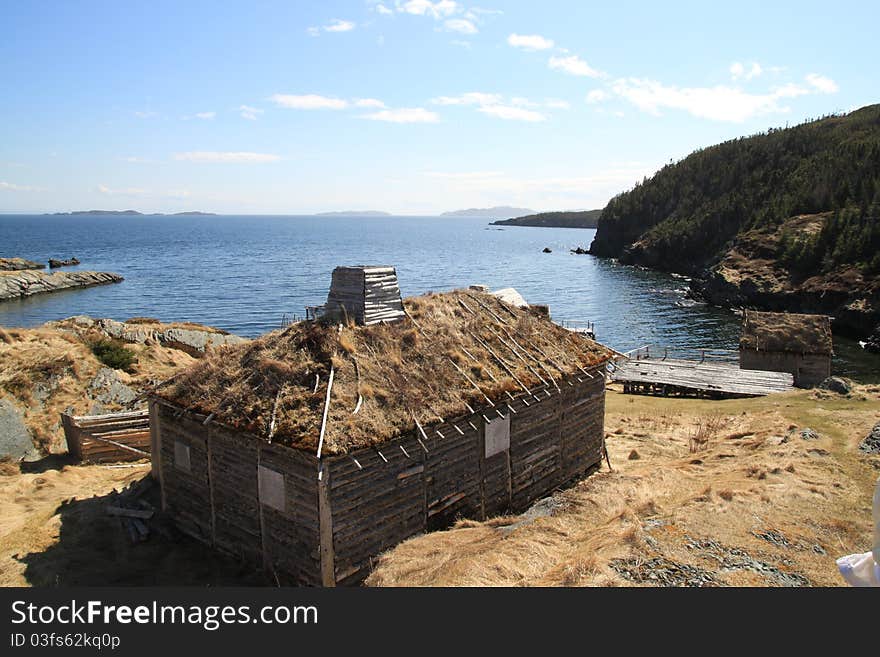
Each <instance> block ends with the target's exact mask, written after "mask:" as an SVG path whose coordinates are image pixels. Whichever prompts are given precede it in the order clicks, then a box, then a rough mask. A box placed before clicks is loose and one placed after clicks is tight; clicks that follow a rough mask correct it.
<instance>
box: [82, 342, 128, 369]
mask: <svg viewBox="0 0 880 657" xmlns="http://www.w3.org/2000/svg"><path fill="white" fill-rule="evenodd" d="M92 353H93V354H95V357H96V358H97V359H98V360H99V361H101V362H102V363H104V365H106V366H107V367H112V368H113V369H114V370H123V371H125V372H131V371H132V370H133V369H134V367H133V366H134V364H135V363H137V356H136V355H135V353H134V352H133V351H132V350H131V349H128V348H127V347H125V346H124V345H123V344H122V343H120V342H118V341H116V340H98V341H97V342H93V343H92Z"/></svg>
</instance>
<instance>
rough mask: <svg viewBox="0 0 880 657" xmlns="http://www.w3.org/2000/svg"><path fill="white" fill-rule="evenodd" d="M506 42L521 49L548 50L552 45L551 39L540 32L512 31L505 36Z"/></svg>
mask: <svg viewBox="0 0 880 657" xmlns="http://www.w3.org/2000/svg"><path fill="white" fill-rule="evenodd" d="M507 43H508V44H509V45H511V46H513V47H514V48H522V49H523V50H549V49H550V48H552V47H553V45H554V43H553V41H552V39H546V38H544V37H542V36H541V35H540V34H516V33H514V34H511V35H510V36H509V37H507Z"/></svg>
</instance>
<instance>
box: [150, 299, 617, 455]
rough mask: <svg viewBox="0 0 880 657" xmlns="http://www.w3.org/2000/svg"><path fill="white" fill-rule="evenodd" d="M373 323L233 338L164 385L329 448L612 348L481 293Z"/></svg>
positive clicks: (305, 443)
mask: <svg viewBox="0 0 880 657" xmlns="http://www.w3.org/2000/svg"><path fill="white" fill-rule="evenodd" d="M404 307H405V309H406V311H407V315H408V316H407V317H406V319H404V320H401V321H399V322H395V323H392V324H377V325H373V326H360V325H351V324H349V325H345V326H341V325H332V324H324V323H321V322H300V323H296V324H293V325H291V326H289V327H287V328H285V329H281V330H278V331H273V332H272V333H269V334H267V335H265V336H263V337H261V338H258V339H256V340H253V341H251V342H248V343H246V344H241V345H234V346H228V347H222V348H220V349H217V350H215V351H213V352H212V353H210V354H209V355H208V356H206V357H205V358H204V359H202V360H201V361H199V363H197V364H196V365H194V366H193V367H192V368H190V369H189V370H187V371H186V372H184V373H183V374H182V375H180V376H178V377H177V378H175V379H174V380H173V381H172V382H170V383H169V384H167V385H166V386H164V387H163V388H160V389H159V390H157V391H156V392H155V393H154V394H155V395H156V396H157V397H159V398H162V399H165V400H166V401H168V402H171V403H173V404H174V405H176V406H178V407H180V408H184V409H188V410H190V411H193V412H196V413H200V414H205V415H213V418H214V419H215V420H217V421H219V422H222V423H224V424H226V425H229V426H231V427H234V428H237V429H239V430H241V431H242V432H246V433H248V434H251V435H255V436H259V437H262V438H264V439H266V440H269V439H271V440H272V441H273V442H278V443H283V444H285V445H288V446H291V447H295V448H300V449H306V450H315V449H316V448H317V445H318V438H319V434H320V428H321V420H322V416H323V410H324V403H325V399H326V395H327V385H328V381H329V378H330V371H331V367H332V369H333V375H334V378H333V385H332V388H331V395H330V406H329V412H328V418H327V425H326V429H325V436H324V443H323V446H322V454H325V455H326V454H343V453H347V452H349V451H351V450H354V449H358V448H360V447H366V446H369V445H376V444H379V443H381V442H384V441H386V440H388V439H390V438H393V437H395V436H397V435H400V434H402V433H406V432H409V431H412V430H414V429H415V428H416V424H415V419H414V418H418V420H419V422H420V423H421V424H422V425H423V426H425V427H426V428H427V426H429V425H432V424H439V423H440V422H442V421H443V419H453V418H455V417H460V416H463V415H466V414H468V412H469V410H468V405H471V406H472V407H474V408H476V407H479V406H485V405H486V404H487V403H488V401H487V399H488V400H491V401H492V402H499V401H501V400H503V399H508V398H509V395H513V396H518V395H519V394H524V392H525V389H526V388H533V387H536V386H539V385H542V384H543V383H548V384H551V385H552V383H551V380H552V381H556V382H558V381H559V380H560V379H561V378H562V377H564V376H565V377H567V376H571V375H577V374H579V373H580V372H581V369H580V368H584V369H587V368H592V367H595V366H596V365H598V364H600V363H602V362H604V361H605V360H607V359H608V358H609V356H610V355H611V352H610V351H609V350H608V349H607V348H605V347H603V346H602V345H600V344H598V343H596V342H594V341H592V340H589V339H587V338H585V337H584V336H583V335H579V334H576V333H573V332H571V331H568V330H566V329H564V328H562V327H560V326H558V325H556V324H554V323H552V322H551V321H549V320H548V319H545V318H542V317H539V316H536V315H534V314H532V313H531V312H530V311H529V310H528V309H525V308H516V307H514V306H510V305H508V304H506V303H504V302H503V301H501V300H499V299H497V298H495V297H493V296H491V295H489V294H484V293H481V292H474V291H471V290H456V291H453V292H447V293H442V294H428V295H424V296H419V297H412V298H408V299H405V300H404Z"/></svg>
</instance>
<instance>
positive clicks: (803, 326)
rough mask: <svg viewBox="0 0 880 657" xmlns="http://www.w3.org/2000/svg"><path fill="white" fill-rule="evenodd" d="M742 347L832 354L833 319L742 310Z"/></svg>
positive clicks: (798, 352)
mask: <svg viewBox="0 0 880 657" xmlns="http://www.w3.org/2000/svg"><path fill="white" fill-rule="evenodd" d="M739 346H740V349H753V350H757V351H785V352H789V353H797V354H819V355H828V356H830V355H831V354H832V353H833V342H832V338H831V318H830V317H828V316H827V315H798V314H795V313H764V312H758V311H756V310H746V311H745V312H744V313H743V323H742V335H741V337H740V341H739Z"/></svg>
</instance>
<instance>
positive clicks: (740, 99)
mask: <svg viewBox="0 0 880 657" xmlns="http://www.w3.org/2000/svg"><path fill="white" fill-rule="evenodd" d="M612 89H613V91H614V93H615V94H617V95H618V96H620V97H622V98H624V99H626V100H628V101H629V102H630V103H632V104H633V105H635V106H636V107H638V108H639V109H641V110H643V111H646V112H649V113H651V114H659V112H660V110H661V109H664V108H669V109H680V110H684V111H686V112H688V113H690V114H692V115H694V116H698V117H701V118H705V119H712V120H715V121H733V122H736V123H741V122H742V121H745V120H747V119H750V118H753V117H755V116H760V115H762V114H771V113H781V112H787V111H788V108H787V107H784V106H782V105H780V104H779V101H780V100H782V99H784V98H795V97H797V96H802V95H804V94H807V93H809V91H808V90H807V89H805V88H803V87H799V86H797V85H795V84H787V85H784V86H782V87H779V88H777V89H776V90H774V91H771V92H770V93H766V94H751V93H747V92H745V91H743V90H742V89H738V88H735V87H727V86H724V85H718V86H715V87H675V86H667V85H664V84H662V83H660V82H657V81H655V80H645V79H638V78H626V79H620V80H616V81H615V82H614V84H613V85H612Z"/></svg>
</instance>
